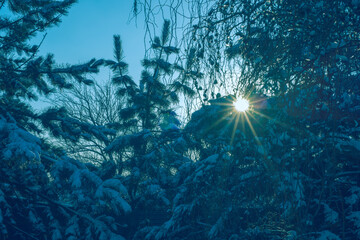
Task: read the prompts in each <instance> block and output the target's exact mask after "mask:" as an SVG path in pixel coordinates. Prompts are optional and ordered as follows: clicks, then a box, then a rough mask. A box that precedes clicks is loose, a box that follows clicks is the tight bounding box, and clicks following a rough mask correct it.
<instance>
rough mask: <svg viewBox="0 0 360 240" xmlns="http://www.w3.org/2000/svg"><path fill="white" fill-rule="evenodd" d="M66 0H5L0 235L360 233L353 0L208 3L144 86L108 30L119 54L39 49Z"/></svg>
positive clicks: (146, 63)
mask: <svg viewBox="0 0 360 240" xmlns="http://www.w3.org/2000/svg"><path fill="white" fill-rule="evenodd" d="M175 2H176V1H174V3H175ZM73 3H74V1H53V0H48V1H35V0H32V1H10V0H9V1H0V8H3V9H5V8H6V9H8V10H7V11H9V13H11V14H10V15H9V16H8V17H3V16H2V17H0V28H1V29H2V34H1V37H0V44H1V45H0V57H1V63H0V239H149V240H150V239H154V240H155V239H156V240H160V239H232V240H235V239H254V240H255V239H269V240H274V239H358V238H359V237H360V209H359V206H360V178H359V176H360V165H359V159H360V158H359V156H360V136H359V133H360V131H359V116H360V108H359V106H360V89H359V81H358V80H359V59H360V58H359V56H358V55H359V49H360V48H359V43H360V42H359V39H357V38H356V37H355V36H358V35H357V34H359V32H360V30H359V26H360V24H359V20H360V14H359V13H360V12H359V9H360V8H359V6H360V5H359V1H345V0H338V1H332V2H331V1H308V2H306V3H305V2H300V1H280V0H279V1H262V0H243V1H235V0H233V1H232V0H230V1H207V4H199V6H200V9H197V10H198V12H199V13H205V14H200V16H199V17H198V18H197V19H196V21H198V22H197V23H196V24H191V25H188V29H187V30H189V31H188V32H189V33H191V41H187V42H186V45H185V46H184V48H183V49H179V48H177V47H176V46H173V44H172V36H173V31H174V30H173V29H172V24H171V22H170V21H169V20H165V21H164V24H163V27H162V31H161V33H160V34H159V36H154V38H153V40H152V42H151V48H150V50H151V54H149V55H148V58H146V59H144V60H143V61H142V65H143V67H144V70H143V72H142V74H141V78H140V79H139V81H137V80H133V79H132V78H131V77H130V76H129V75H128V71H127V70H128V69H127V68H128V64H127V63H126V62H125V56H124V51H123V48H122V44H121V38H120V36H118V35H114V37H113V46H114V50H113V52H114V54H113V59H100V60H96V59H93V60H90V61H89V62H87V63H84V64H79V65H74V66H70V65H69V66H65V67H59V66H57V65H56V63H55V62H54V57H53V56H52V55H48V56H46V57H41V56H38V54H37V51H38V48H39V46H31V45H30V44H29V40H30V39H31V37H33V36H34V34H36V33H39V32H42V31H44V30H45V29H46V28H48V27H51V26H53V25H56V24H58V23H59V22H60V16H62V15H64V14H66V12H67V9H68V8H69V7H70V6H71V5H72V4H73ZM141 3H142V1H135V2H134V8H136V9H137V7H138V5H137V4H141ZM192 3H194V5H192V6H193V7H194V9H192V10H196V6H197V5H195V1H194V2H190V3H189V4H190V5H191V4H192ZM144 6H147V5H144ZM135 13H136V10H135ZM186 36H187V35H185V39H184V40H189V39H186ZM229 63H231V64H232V65H231V66H234V68H233V69H232V71H234V72H238V73H240V76H239V77H238V78H237V80H236V84H235V85H232V86H231V88H234V89H232V91H228V90H227V89H228V88H229V87H228V86H225V85H226V84H229V85H231V84H232V83H233V82H230V81H229V82H228V81H227V80H226V79H225V78H220V76H225V75H226V74H225V72H226V71H228V70H226V69H228V68H229V66H230V65H229ZM100 66H105V67H108V68H109V69H111V71H112V77H111V82H110V81H109V82H107V83H106V84H104V85H101V84H97V83H94V81H93V80H90V77H89V74H93V73H97V72H98V69H99V67H100ZM223 70H226V71H225V72H222V71H223ZM222 73H224V75H222ZM222 88H223V89H222ZM216 89H217V90H216ZM216 91H217V92H216ZM215 93H216V94H215ZM229 93H230V94H229ZM239 93H242V94H243V97H244V98H247V99H248V100H249V102H250V109H249V110H248V111H246V112H237V111H236V110H235V108H234V106H233V102H234V101H235V99H236V97H237V96H238V94H239ZM221 95H224V96H223V97H222V96H221ZM39 96H45V97H47V98H49V99H51V98H52V99H57V100H58V101H54V104H53V106H51V107H50V108H48V109H46V110H44V111H43V112H42V113H35V112H34V111H33V109H32V108H31V107H30V101H35V100H36V99H37V98H38V97H39ZM182 101H183V102H186V103H188V104H189V105H187V106H188V107H189V106H192V107H194V106H200V105H198V104H201V107H199V108H197V109H195V110H196V111H194V112H191V111H192V110H194V109H193V108H190V107H189V108H188V112H187V114H188V115H189V116H188V117H189V120H188V121H185V120H184V119H185V118H186V116H185V117H184V118H183V119H181V117H183V116H181V117H179V115H178V114H177V112H176V108H177V106H178V105H179V104H180V102H182ZM190 116H191V118H190Z"/></svg>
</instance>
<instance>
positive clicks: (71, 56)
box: [37, 0, 145, 81]
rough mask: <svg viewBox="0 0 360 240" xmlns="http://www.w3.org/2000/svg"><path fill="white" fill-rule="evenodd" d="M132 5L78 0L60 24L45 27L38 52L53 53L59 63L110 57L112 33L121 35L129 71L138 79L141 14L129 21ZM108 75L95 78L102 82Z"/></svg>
mask: <svg viewBox="0 0 360 240" xmlns="http://www.w3.org/2000/svg"><path fill="white" fill-rule="evenodd" d="M132 4H133V1H132V0H105V1H99V0H79V1H78V3H76V4H74V5H73V7H72V8H71V9H70V10H69V14H68V15H67V16H64V17H63V18H62V22H61V23H60V25H59V26H57V27H53V28H50V29H48V30H47V36H46V38H45V40H44V42H43V44H42V46H41V47H40V54H41V55H44V54H46V53H49V52H50V53H53V54H54V55H55V60H56V61H57V62H58V63H60V64H62V63H70V64H77V63H83V62H86V61H87V60H90V59H91V58H94V57H95V58H107V59H112V58H113V35H114V34H120V36H121V39H122V43H123V49H124V55H125V59H124V60H125V61H126V62H127V63H128V64H129V74H130V75H131V76H132V77H133V78H134V80H135V81H138V80H139V76H140V73H141V70H142V68H141V65H140V61H141V60H142V59H143V57H144V53H145V50H144V33H145V29H144V24H143V19H142V17H139V19H138V21H137V22H136V21H135V19H132V20H131V21H129V19H131V17H132V16H131V8H132ZM41 37H42V35H40V36H38V38H37V41H38V42H39V41H40V39H41ZM108 76H109V72H108V71H107V70H106V71H102V72H101V74H100V75H99V76H97V77H96V78H95V79H96V80H99V81H101V80H102V78H108ZM99 78H100V79H99ZM105 80H106V79H105Z"/></svg>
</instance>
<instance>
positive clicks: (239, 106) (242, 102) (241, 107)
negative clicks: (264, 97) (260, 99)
mask: <svg viewBox="0 0 360 240" xmlns="http://www.w3.org/2000/svg"><path fill="white" fill-rule="evenodd" d="M234 106H235V109H236V110H237V111H239V112H245V111H246V110H248V109H249V101H248V100H246V99H244V98H242V97H239V98H238V99H236V101H235V102H234Z"/></svg>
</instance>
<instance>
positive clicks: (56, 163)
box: [0, 0, 131, 239]
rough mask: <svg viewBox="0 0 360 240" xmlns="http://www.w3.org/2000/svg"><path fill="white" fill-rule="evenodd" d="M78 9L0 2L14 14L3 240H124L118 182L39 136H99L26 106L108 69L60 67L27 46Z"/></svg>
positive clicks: (3, 85)
mask: <svg viewBox="0 0 360 240" xmlns="http://www.w3.org/2000/svg"><path fill="white" fill-rule="evenodd" d="M74 2H75V1H71V0H69V1H52V0H48V1H1V5H0V8H2V10H4V9H5V8H6V7H7V8H8V9H7V11H9V13H10V16H8V17H4V16H1V17H0V22H1V23H0V28H1V30H2V37H1V38H0V42H1V44H0V45H1V46H0V48H1V51H0V58H1V64H0V139H1V140H0V238H1V239H49V238H51V239H64V238H67V239H123V237H122V236H121V233H122V232H123V228H122V227H121V224H119V223H118V222H120V221H121V219H123V216H124V215H126V214H128V213H129V212H131V207H130V205H129V204H128V203H127V201H126V199H127V190H126V188H125V187H124V186H123V185H122V183H121V181H120V180H119V179H115V178H113V179H106V180H105V181H103V180H102V179H101V178H100V177H99V176H97V175H96V174H95V173H94V172H93V171H92V168H89V167H88V166H85V165H84V164H82V163H80V162H79V161H77V160H75V159H71V158H69V157H67V156H66V155H64V154H63V153H62V151H61V149H57V148H56V146H54V145H52V144H49V142H51V141H45V139H40V138H39V137H36V136H35V134H36V135H38V134H39V135H41V133H43V131H42V129H43V128H44V127H46V128H49V129H50V130H52V133H53V135H54V136H63V137H66V138H68V139H72V140H74V141H76V138H77V137H78V136H79V135H80V136H81V133H79V127H81V129H80V132H81V131H83V130H87V131H90V130H92V131H93V133H97V134H101V131H97V129H88V126H87V125H82V124H81V123H79V122H77V121H74V119H71V118H69V117H68V116H67V115H66V112H65V111H63V110H62V109H50V110H48V111H47V112H46V113H44V114H42V115H38V114H35V113H34V112H33V110H32V109H31V107H30V105H29V100H32V101H35V100H37V98H38V97H39V96H44V95H45V96H47V95H49V94H51V93H52V92H55V91H57V90H58V89H64V88H71V84H70V83H69V81H68V79H69V78H72V79H74V80H76V81H78V82H79V83H82V84H92V83H93V81H91V80H89V79H87V78H86V75H87V74H91V73H96V72H98V67H99V66H100V65H101V64H103V60H95V59H93V60H91V61H89V62H87V63H85V64H79V65H73V66H66V67H58V66H57V65H56V64H55V62H54V57H53V56H52V55H50V54H49V55H48V56H46V57H41V56H38V55H37V53H38V48H39V46H36V45H30V44H29V40H30V39H31V38H32V37H33V36H34V35H35V34H36V33H40V32H43V31H45V30H46V29H47V28H48V27H51V26H54V25H56V24H58V23H60V17H61V16H62V15H64V14H66V13H67V9H68V8H69V7H70V6H71V5H72V4H73V3H74ZM56 121H57V122H56ZM59 122H60V123H59ZM41 123H42V125H41ZM71 126H76V127H75V128H72V127H71ZM52 140H53V139H52ZM105 202H106V204H105ZM115 219H116V221H115Z"/></svg>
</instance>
